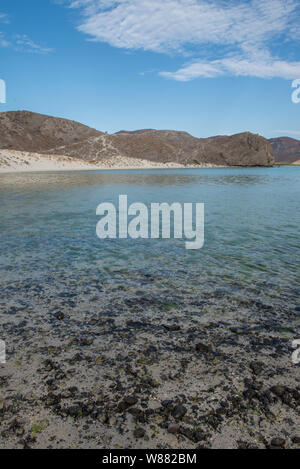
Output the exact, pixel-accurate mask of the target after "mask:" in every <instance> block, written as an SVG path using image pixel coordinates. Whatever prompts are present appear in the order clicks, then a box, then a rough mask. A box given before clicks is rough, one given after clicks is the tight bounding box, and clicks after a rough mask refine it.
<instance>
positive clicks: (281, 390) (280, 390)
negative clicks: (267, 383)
mask: <svg viewBox="0 0 300 469" xmlns="http://www.w3.org/2000/svg"><path fill="white" fill-rule="evenodd" d="M271 391H272V393H273V394H275V395H276V396H278V397H282V396H283V395H284V394H285V392H286V388H285V386H281V385H276V386H272V387H271Z"/></svg>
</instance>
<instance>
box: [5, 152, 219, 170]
mask: <svg viewBox="0 0 300 469" xmlns="http://www.w3.org/2000/svg"><path fill="white" fill-rule="evenodd" d="M214 167H218V166H215V165H212V164H203V165H186V166H183V165H180V164H177V163H172V162H170V163H156V162H153V161H149V160H145V159H138V158H127V157H125V156H114V157H111V158H105V159H103V160H101V162H97V163H90V162H88V161H84V160H81V159H78V158H74V157H69V156H65V155H45V154H40V153H29V152H26V151H16V150H0V173H12V172H34V171H83V170H110V169H139V168H140V169H152V168H153V169H155V168H157V169H164V168H166V169H167V168H214Z"/></svg>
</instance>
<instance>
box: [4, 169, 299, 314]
mask: <svg viewBox="0 0 300 469" xmlns="http://www.w3.org/2000/svg"><path fill="white" fill-rule="evenodd" d="M119 194H128V199H129V203H131V202H134V201H138V202H143V203H146V204H150V203H151V202H169V203H170V202H174V201H175V202H176V201H178V202H181V203H183V202H204V203H205V207H206V208H205V210H206V228H205V238H206V241H205V246H204V248H203V249H202V250H200V251H196V252H195V251H193V252H189V251H186V250H185V248H184V241H183V240H138V241H133V240H107V241H100V240H99V239H98V238H97V237H96V234H95V228H96V223H97V221H98V219H97V217H96V214H95V211H96V207H97V205H98V204H99V203H101V202H103V201H114V202H117V200H118V196H119ZM299 200H300V168H274V169H267V168H262V169H202V170H201V169H193V170H189V169H186V170H150V171H145V170H136V171H102V172H101V171H95V172H89V171H83V172H57V173H23V174H2V175H0V202H1V219H0V246H1V252H0V265H1V270H2V274H1V283H2V286H5V287H8V286H9V285H12V284H16V282H19V285H23V283H22V282H25V281H26V282H33V281H36V280H39V281H40V282H41V283H43V282H44V284H47V286H48V288H50V287H51V288H53V289H54V290H55V288H56V287H57V285H56V282H58V281H60V282H61V281H62V279H63V282H64V284H65V287H66V288H68V285H69V284H70V282H75V284H77V285H80V283H81V282H82V281H83V279H85V280H87V281H88V279H90V278H101V279H103V280H105V281H108V282H112V283H114V282H120V279H121V280H122V282H123V283H124V285H127V287H128V288H129V287H130V288H134V285H135V283H136V281H137V280H139V281H141V279H145V284H147V285H148V286H149V282H150V283H151V282H152V283H151V288H152V287H153V288H159V285H160V284H161V282H162V281H164V282H167V283H168V285H169V287H170V288H172V289H173V290H174V292H175V291H176V289H177V288H182V287H183V286H184V287H185V288H187V289H188V290H189V291H191V289H192V290H194V291H196V292H199V294H201V292H202V293H203V292H207V291H211V290H212V291H214V290H216V289H218V290H223V292H225V294H226V295H235V294H237V292H238V294H239V295H242V296H247V295H254V296H255V295H257V296H260V297H262V296H263V297H266V296H267V297H268V298H269V299H270V298H272V301H273V302H274V304H276V305H277V306H279V305H282V306H284V303H285V305H286V304H287V302H290V303H291V304H292V303H293V302H295V301H296V298H297V296H299V287H298V285H299V259H300V256H299V254H300V253H299V250H300V248H299V246H300V236H299V227H300V212H299ZM149 279H150V280H149ZM127 287H126V288H127ZM22 288H23V286H22ZM254 292H256V293H254Z"/></svg>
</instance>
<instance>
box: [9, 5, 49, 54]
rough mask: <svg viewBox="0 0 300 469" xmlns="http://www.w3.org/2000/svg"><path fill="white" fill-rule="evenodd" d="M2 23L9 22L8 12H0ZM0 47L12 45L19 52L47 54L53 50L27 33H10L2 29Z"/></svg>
mask: <svg viewBox="0 0 300 469" xmlns="http://www.w3.org/2000/svg"><path fill="white" fill-rule="evenodd" d="M0 23H6V24H9V23H10V21H9V18H8V15H7V14H6V13H1V12H0ZM0 47H10V48H12V49H13V50H15V51H18V52H32V53H36V54H47V53H49V52H52V49H50V48H48V47H44V46H42V45H40V44H37V43H36V42H34V41H33V40H32V39H30V38H29V37H28V36H27V34H17V35H13V36H12V35H10V34H7V33H5V34H4V32H3V31H0Z"/></svg>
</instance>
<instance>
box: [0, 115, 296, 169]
mask: <svg viewBox="0 0 300 469" xmlns="http://www.w3.org/2000/svg"><path fill="white" fill-rule="evenodd" d="M0 149H9V150H19V151H27V152H36V153H47V154H58V155H64V156H70V157H74V158H79V159H82V160H85V161H87V162H92V163H97V162H101V161H102V160H103V159H106V158H115V157H125V158H136V159H137V158H138V159H145V160H148V161H151V162H157V163H170V162H173V163H177V164H181V165H188V164H199V165H201V164H214V165H224V166H271V165H273V163H274V157H273V153H272V147H271V146H270V144H269V142H268V141H267V140H266V139H264V138H263V137H261V136H259V135H254V134H251V133H249V132H245V133H241V134H237V135H233V136H229V137H228V136H217V137H211V138H207V139H203V138H196V137H193V136H192V135H190V134H188V133H187V132H179V131H172V130H153V129H145V130H138V131H133V132H128V131H125V130H123V131H121V132H118V133H116V134H113V135H109V134H107V133H103V132H99V131H97V130H95V129H91V128H89V127H87V126H85V125H82V124H79V123H77V122H74V121H69V120H66V119H60V118H55V117H49V116H44V115H42V114H35V113H31V112H28V111H15V112H6V113H0ZM297 159H299V158H297Z"/></svg>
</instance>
